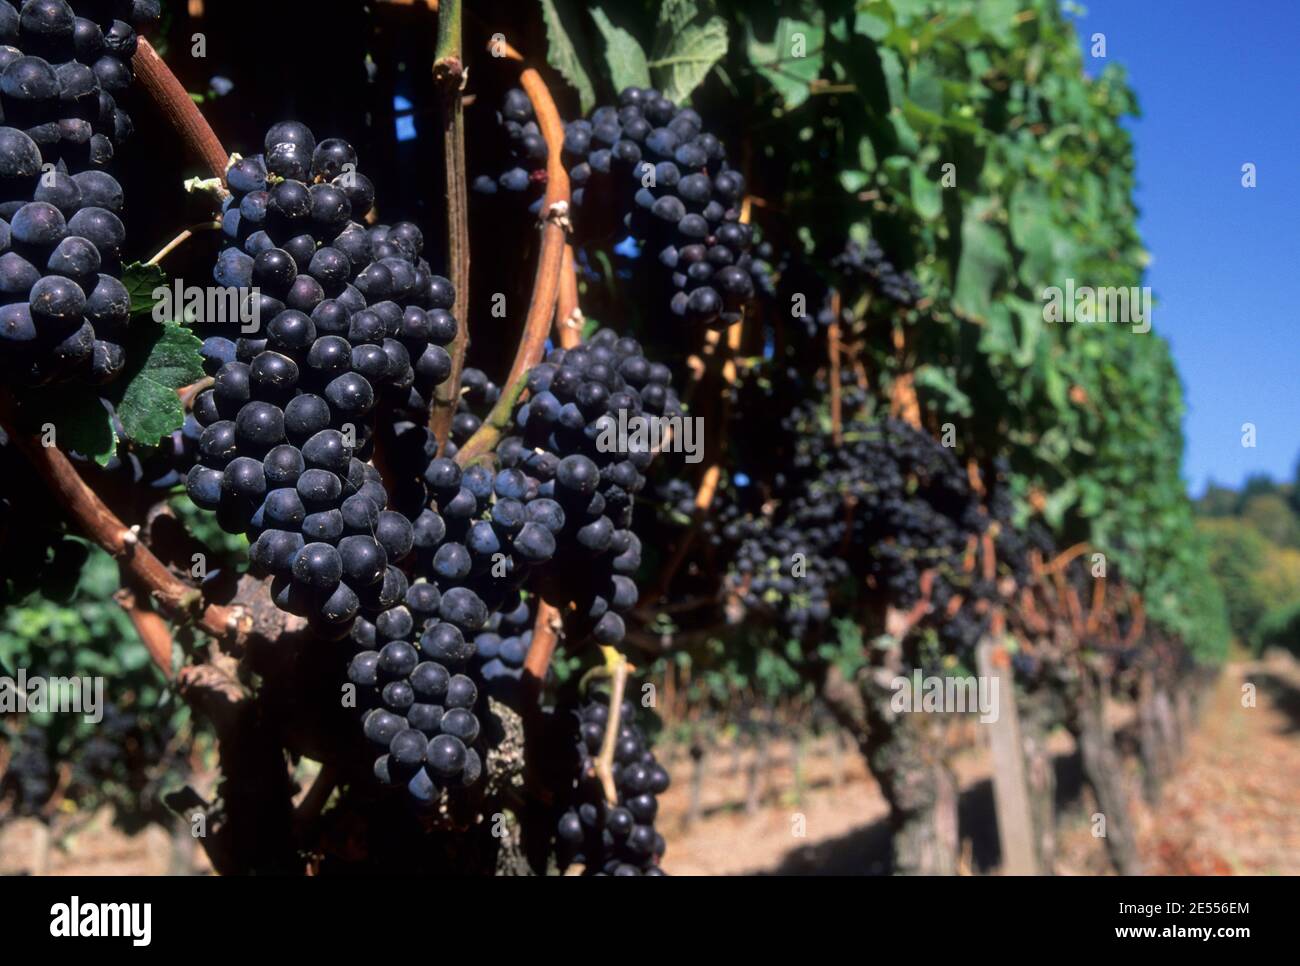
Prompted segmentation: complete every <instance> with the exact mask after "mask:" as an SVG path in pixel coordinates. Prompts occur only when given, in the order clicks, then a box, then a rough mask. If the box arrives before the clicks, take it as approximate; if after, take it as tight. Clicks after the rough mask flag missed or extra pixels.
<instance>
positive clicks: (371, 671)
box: [348, 330, 680, 803]
mask: <svg viewBox="0 0 1300 966" xmlns="http://www.w3.org/2000/svg"><path fill="white" fill-rule="evenodd" d="M465 385H466V387H467V388H466V392H465V393H464V395H463V396H462V400H461V408H460V410H459V411H458V413H457V416H456V418H455V420H454V421H453V427H452V439H453V442H452V443H450V444H449V450H448V451H449V452H455V447H456V442H455V441H456V440H459V441H461V442H463V441H464V439H465V438H467V437H468V435H470V434H472V433H473V432H474V431H475V430H476V429H477V428H478V427H479V425H480V417H479V416H478V415H477V414H476V412H475V411H476V410H478V411H482V409H483V408H484V407H488V406H490V405H491V404H492V403H494V402H495V401H496V400H497V398H498V397H499V390H498V389H497V387H496V386H495V385H493V384H492V383H491V381H490V380H488V379H487V377H486V376H484V375H483V374H482V373H480V372H477V371H476V370H466V379H465ZM527 388H528V396H527V398H526V400H525V401H523V402H521V403H519V404H517V405H516V407H515V408H514V410H513V412H512V414H511V417H512V433H511V435H508V436H505V437H504V438H502V439H501V441H500V442H499V443H498V445H497V448H496V457H497V462H498V466H497V467H496V468H495V469H489V468H488V465H486V464H485V463H484V462H475V463H472V464H471V465H469V466H468V467H465V468H463V469H462V468H461V467H460V466H459V465H458V464H457V463H456V461H455V460H454V459H452V458H451V457H449V456H448V455H446V454H445V453H444V455H442V456H437V455H436V443H435V441H434V439H433V437H432V435H431V434H430V433H429V432H428V431H427V429H425V428H424V426H423V425H422V424H421V425H415V424H410V425H407V426H405V427H404V428H402V429H400V430H399V431H398V436H399V437H400V438H401V439H402V440H403V444H402V446H401V447H397V448H394V449H390V450H388V451H387V452H388V453H389V454H390V456H392V455H393V454H394V453H398V452H400V453H401V455H400V456H399V457H397V458H396V459H395V460H394V466H395V467H397V471H398V475H399V476H402V477H403V478H408V477H409V474H410V472H411V465H412V463H413V461H420V460H422V461H423V467H424V468H423V471H422V473H421V474H420V485H419V486H418V487H410V488H406V487H405V485H404V484H403V487H404V489H407V493H406V495H405V496H403V498H401V499H400V500H396V501H395V505H396V506H399V507H400V508H401V509H402V512H403V513H404V514H406V517H404V519H406V518H408V517H409V519H410V521H411V523H410V525H411V532H412V546H413V554H412V558H411V561H412V562H411V567H412V571H413V572H414V573H418V574H420V575H422V576H423V577H424V578H425V579H424V580H423V581H421V582H418V583H416V584H413V585H411V587H410V589H409V591H408V593H407V596H406V599H405V601H404V604H402V605H401V606H394V607H393V608H391V609H390V610H387V611H385V612H384V613H381V614H379V615H378V616H377V617H375V618H374V619H373V621H372V620H370V619H368V615H367V617H363V618H360V619H358V620H357V622H356V624H355V626H354V627H353V631H352V635H353V640H354V641H355V642H356V644H357V646H358V647H359V648H361V653H359V654H358V655H357V657H356V658H355V659H354V661H353V663H352V665H351V667H350V668H349V672H348V673H349V678H350V680H352V681H353V683H355V684H357V685H359V686H363V687H366V688H371V689H375V688H377V689H378V691H377V692H376V693H377V695H378V698H377V700H378V701H379V703H380V705H381V706H380V707H376V708H375V709H373V710H371V711H370V712H369V714H368V716H367V718H366V719H365V723H364V727H365V729H366V734H367V736H368V737H369V738H370V739H371V741H372V742H374V743H375V744H376V745H377V746H379V747H377V751H378V752H379V753H380V757H379V760H378V763H377V764H376V773H377V774H378V775H379V776H380V778H381V780H383V781H385V782H386V783H389V784H395V783H400V782H405V783H406V786H407V790H408V791H409V792H410V794H411V796H412V797H413V798H414V799H415V800H416V801H417V802H419V803H427V802H428V801H431V800H432V796H434V795H436V794H437V790H438V789H439V788H442V787H446V785H447V781H448V776H447V775H446V774H443V773H440V772H438V771H437V769H435V768H433V767H432V766H431V765H430V763H429V762H428V761H426V762H425V766H426V767H424V769H423V771H422V772H419V773H417V772H409V769H410V768H411V766H412V759H413V758H414V757H417V756H416V751H417V750H418V749H417V746H418V744H419V742H418V740H417V739H415V738H413V737H411V736H409V735H408V736H406V737H403V738H401V739H400V742H399V741H398V739H397V734H398V733H399V732H402V733H405V732H407V731H410V730H414V731H418V732H420V733H421V734H423V735H424V736H425V738H426V740H427V741H429V742H432V741H434V740H436V739H438V738H439V736H440V735H443V734H448V735H449V737H451V738H455V739H456V740H457V741H459V742H460V743H461V744H462V745H464V746H465V747H466V749H467V750H468V751H474V749H473V748H471V747H470V746H471V745H472V744H473V741H474V739H475V738H476V737H477V736H478V731H479V729H478V726H477V719H475V720H474V724H473V727H470V723H469V721H468V720H466V719H465V715H462V714H457V715H455V716H453V718H452V719H451V724H452V725H453V726H454V730H451V731H448V729H447V727H446V724H447V722H446V721H444V720H443V719H442V718H440V717H439V715H440V713H441V712H443V711H446V710H447V709H448V707H449V706H448V705H447V703H446V702H445V701H443V700H441V697H440V696H439V695H438V694H436V693H434V692H429V691H428V689H427V686H425V685H422V684H421V683H420V682H419V681H417V680H416V678H415V677H413V676H412V675H414V674H416V673H417V669H419V668H423V667H424V666H425V665H426V664H427V663H430V662H431V663H432V664H434V665H436V666H437V668H438V669H440V671H445V672H447V674H448V675H450V676H456V675H460V676H461V677H463V679H464V680H465V681H466V682H467V683H468V685H472V686H473V687H474V693H475V694H476V695H477V694H480V693H483V692H484V691H486V690H487V688H486V685H487V684H488V683H489V682H497V685H498V686H500V687H501V688H504V689H507V690H508V688H509V681H510V680H511V679H513V680H518V678H519V676H520V672H521V668H522V665H523V661H524V658H525V657H526V655H527V649H528V646H529V644H530V643H531V626H532V610H531V607H530V605H529V602H528V600H527V599H526V598H525V596H524V594H523V592H522V589H523V587H524V585H525V583H526V582H527V581H528V579H529V578H530V576H531V575H533V574H536V573H539V572H541V571H543V570H544V569H546V568H552V569H554V571H555V572H557V573H559V574H562V575H563V577H564V580H565V588H566V591H567V592H568V593H569V594H570V595H571V596H572V597H573V599H574V601H575V603H576V606H577V611H576V614H575V616H574V619H573V620H572V621H571V626H570V636H571V639H573V640H575V641H580V640H582V639H583V638H585V637H587V636H590V637H592V638H594V640H595V641H597V642H598V643H600V644H603V645H616V644H618V643H619V642H621V641H622V640H623V637H624V634H625V632H626V628H625V625H624V622H623V617H622V615H623V614H625V613H626V612H627V611H628V610H630V609H631V608H632V607H633V606H634V605H635V603H636V600H637V595H638V594H637V587H636V584H635V582H634V581H633V580H632V576H631V575H632V574H633V573H635V572H636V570H637V568H638V567H639V566H640V562H641V545H640V541H639V540H638V539H637V537H636V535H635V534H634V533H633V532H632V530H631V529H630V527H631V523H632V512H633V500H634V499H635V496H636V494H637V493H638V492H639V491H640V490H641V489H642V487H643V486H644V485H645V476H644V475H643V474H644V471H645V469H646V468H647V467H648V466H649V465H650V462H651V460H652V458H653V456H654V453H653V451H652V449H651V440H650V438H649V437H648V436H644V435H643V437H642V438H641V439H637V438H635V437H632V436H629V437H628V438H627V439H620V438H619V437H618V434H617V430H618V428H619V425H620V424H619V419H620V416H621V417H622V418H623V420H624V423H623V425H624V427H625V428H630V427H631V426H632V425H634V423H629V422H628V420H629V418H635V417H641V416H665V415H667V416H671V415H675V414H679V413H680V405H679V403H678V401H677V397H676V394H675V393H674V392H673V390H672V388H671V376H670V373H669V371H668V369H667V367H665V366H661V365H655V364H652V363H650V362H649V361H647V360H646V358H645V357H644V355H643V354H642V353H641V348H640V346H639V345H638V344H637V343H636V342H635V341H634V340H631V339H620V338H619V337H618V336H617V335H616V334H615V333H614V332H612V331H611V330H601V331H600V332H597V333H596V334H595V335H593V336H592V338H591V339H590V340H589V341H588V342H587V343H585V344H583V345H580V346H578V347H577V348H574V349H571V350H567V351H566V350H562V349H557V350H555V351H553V352H552V353H551V354H550V355H548V356H547V358H546V360H545V361H544V362H542V363H540V364H538V365H537V366H535V367H534V368H533V369H532V371H531V372H530V373H529V377H528V384H527ZM417 598H418V599H417ZM394 642H395V643H394ZM393 651H395V652H398V655H399V657H400V660H398V659H393V660H386V659H385V658H384V655H385V653H390V652H393ZM440 671H439V672H437V673H439V674H440ZM418 673H420V674H430V673H435V672H431V671H429V670H427V669H425V670H423V671H419V672H418ZM439 680H441V676H440V677H439ZM422 687H425V691H423V692H422V691H421V688H422ZM503 693H504V692H503ZM421 694H425V695H426V698H427V700H420V699H419V696H420V695H421ZM431 702H432V705H431V707H432V708H433V709H434V710H430V709H426V708H425V707H424V706H425V705H430V704H431ZM412 709H416V712H417V713H416V718H417V719H418V721H419V722H420V723H419V724H416V723H415V722H414V721H413V720H412V716H411V710H412ZM458 710H463V711H465V712H466V713H468V714H473V713H474V712H473V710H472V709H471V707H470V706H468V705H467V706H465V707H464V708H459V709H458ZM404 722H405V723H404ZM394 742H398V745H400V746H401V748H400V750H401V757H395V756H396V755H397V754H398V751H399V747H398V745H395V744H394ZM445 744H447V742H442V743H440V745H439V747H441V746H442V745H445ZM425 754H426V755H427V754H430V752H429V751H428V750H427V749H426V751H425ZM394 762H397V763H399V764H400V766H401V767H400V768H399V769H398V771H396V772H394V771H393V767H394ZM477 762H481V756H478V755H477V752H476V754H475V757H473V758H472V759H471V764H470V765H469V766H467V769H468V770H467V772H466V774H467V775H469V776H470V778H466V779H463V781H462V783H463V784H472V780H473V778H475V777H477V774H478V773H479V772H480V771H481V766H480V765H479V764H476V763H477ZM415 764H418V762H416V763H415ZM421 776H423V777H421ZM457 780H461V779H457Z"/></svg>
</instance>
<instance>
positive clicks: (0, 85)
mask: <svg viewBox="0 0 1300 966" xmlns="http://www.w3.org/2000/svg"><path fill="white" fill-rule="evenodd" d="M157 16H158V4H157V3H156V2H149V0H137V2H135V3H129V2H124V3H111V2H99V3H95V2H88V3H80V2H78V3H68V2H66V0H27V2H26V3H22V4H12V3H4V2H0V45H3V46H0V124H2V125H4V126H3V127H0V350H3V351H2V352H0V367H3V370H4V372H5V373H6V374H7V375H8V376H10V377H12V378H14V379H16V380H18V381H19V382H21V383H23V384H29V385H39V384H44V383H49V382H61V381H65V380H68V379H74V378H75V379H82V380H86V381H89V382H92V383H95V384H102V383H106V382H110V381H112V380H113V379H115V378H117V376H119V375H120V374H121V372H122V370H123V369H124V367H125V365H126V353H125V350H124V349H123V347H122V340H123V336H124V333H125V329H126V325H127V322H128V320H129V317H130V299H129V296H128V294H127V291H126V288H125V286H123V285H122V283H121V282H120V281H119V279H118V276H119V275H120V274H121V256H122V247H123V245H124V243H125V240H126V229H125V227H124V226H123V224H122V220H121V215H122V212H123V207H124V203H123V195H122V187H121V185H120V184H118V182H117V180H116V179H115V178H113V176H112V175H111V174H109V173H108V172H107V171H106V170H105V168H106V166H107V165H108V164H109V162H110V160H111V159H112V157H113V152H114V147H115V145H120V144H121V143H122V142H123V141H124V140H125V139H126V138H127V136H128V135H129V134H130V132H131V121H130V118H129V117H127V115H126V114H125V113H124V112H123V111H122V110H121V109H120V108H119V107H118V106H117V102H116V100H115V99H114V95H119V96H120V95H121V94H122V92H123V91H125V90H126V89H127V88H128V87H129V86H130V84H131V82H132V79H133V75H132V72H131V67H130V58H131V55H132V54H133V53H134V52H135V47H136V43H137V37H136V33H135V28H134V27H133V26H132V23H143V22H146V21H150V20H152V19H154V18H156V17H157Z"/></svg>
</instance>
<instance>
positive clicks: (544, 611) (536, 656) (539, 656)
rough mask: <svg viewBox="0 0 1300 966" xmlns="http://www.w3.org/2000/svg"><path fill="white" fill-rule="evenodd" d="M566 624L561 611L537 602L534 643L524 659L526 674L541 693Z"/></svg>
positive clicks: (546, 603) (550, 604)
mask: <svg viewBox="0 0 1300 966" xmlns="http://www.w3.org/2000/svg"><path fill="white" fill-rule="evenodd" d="M563 630H564V622H563V620H562V619H561V618H560V611H559V608H557V607H556V606H555V605H554V604H552V603H550V602H549V601H545V600H539V601H538V602H537V617H536V619H535V620H534V621H533V641H532V643H531V644H530V645H529V647H528V657H527V658H525V659H524V674H525V676H526V677H527V679H528V680H529V682H530V685H531V687H532V688H533V689H534V690H535V691H536V692H537V693H538V694H540V693H541V690H542V682H543V681H545V680H546V669H547V668H549V667H550V666H551V658H552V657H553V656H554V655H555V646H556V645H557V644H558V643H559V642H560V633H561V632H562V631H563Z"/></svg>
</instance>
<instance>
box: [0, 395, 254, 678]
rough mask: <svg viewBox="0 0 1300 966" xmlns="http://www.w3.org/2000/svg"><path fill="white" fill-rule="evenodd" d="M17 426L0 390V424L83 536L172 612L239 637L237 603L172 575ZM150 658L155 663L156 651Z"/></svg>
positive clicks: (241, 623)
mask: <svg viewBox="0 0 1300 966" xmlns="http://www.w3.org/2000/svg"><path fill="white" fill-rule="evenodd" d="M18 426H19V422H18V419H17V407H16V404H15V403H14V401H13V398H12V397H11V396H10V395H9V394H8V393H7V392H0V427H3V428H4V430H5V432H6V433H8V435H9V438H10V439H11V440H13V442H14V445H16V446H17V447H18V449H19V450H20V451H22V453H23V454H24V455H25V456H26V457H27V459H28V461H29V462H30V463H31V464H32V466H33V467H34V468H35V469H36V471H37V473H39V474H40V476H41V478H42V479H43V480H45V482H46V484H47V485H48V486H49V487H50V489H51V491H52V492H53V493H54V495H55V496H56V497H57V498H58V500H59V502H60V503H61V504H62V505H63V506H64V507H65V508H66V509H67V510H68V512H69V513H70V514H71V515H72V518H73V519H74V520H75V521H76V522H77V525H78V526H80V527H81V529H82V531H83V532H84V533H85V534H86V536H88V537H89V538H90V539H91V540H93V541H94V542H95V543H96V544H98V545H99V546H100V547H101V548H102V549H104V550H105V551H106V552H107V553H108V554H109V555H110V556H112V557H113V558H114V559H116V560H117V561H118V562H119V564H120V565H121V566H122V567H123V568H124V569H125V570H126V571H128V572H129V573H130V575H131V577H132V578H134V579H135V580H136V581H137V582H138V583H139V585H140V586H141V587H143V588H146V589H147V590H148V592H149V596H150V598H151V599H152V600H153V601H154V602H155V603H156V604H158V606H160V607H161V608H162V609H163V610H164V611H165V612H167V613H168V614H169V615H171V616H172V617H173V618H176V619H185V620H195V621H197V623H198V624H199V626H201V627H202V628H203V629H204V630H205V631H207V632H208V633H209V634H211V635H213V636H214V637H217V638H220V639H223V640H230V639H234V640H236V641H242V639H243V638H244V636H245V635H246V634H247V633H248V630H249V627H248V624H247V622H246V620H245V619H244V615H243V612H242V610H241V609H240V608H238V607H222V606H219V605H217V604H205V603H204V602H203V595H202V594H201V593H200V592H199V591H198V590H196V589H195V588H193V587H190V586H189V585H188V584H185V583H183V582H182V581H180V580H179V579H178V578H177V577H176V576H175V575H173V574H172V572H171V571H170V570H168V569H167V567H166V566H165V565H164V564H163V562H162V561H161V560H159V559H158V558H157V557H156V556H154V554H153V552H152V551H151V550H150V549H149V548H148V547H146V546H145V545H144V544H142V543H141V542H140V539H139V537H138V536H137V535H136V532H135V530H133V529H132V528H131V527H128V526H127V525H126V524H125V523H123V522H122V521H121V520H119V519H118V518H117V516H116V515H115V514H114V513H113V511H112V510H110V509H109V508H108V507H107V506H106V505H105V504H104V501H103V500H101V499H100V498H99V497H98V496H96V495H95V493H94V491H93V490H91V489H90V487H89V486H87V485H86V482H85V481H84V480H83V479H82V478H81V477H80V476H78V475H77V471H76V469H74V468H73V466H72V463H71V462H70V461H69V460H68V458H67V457H66V456H65V455H64V454H63V453H62V452H61V451H60V450H59V449H58V448H57V447H55V446H43V445H41V443H40V441H39V440H37V439H36V438H34V437H32V436H30V435H28V434H27V433H23V432H20V431H19V430H18ZM151 656H153V655H152V654H151ZM154 660H155V663H158V659H157V657H155V658H154ZM159 667H160V669H161V670H162V672H163V673H164V674H166V675H167V676H169V677H170V676H171V664H170V661H169V662H167V663H166V664H159Z"/></svg>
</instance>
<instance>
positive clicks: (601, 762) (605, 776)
mask: <svg viewBox="0 0 1300 966" xmlns="http://www.w3.org/2000/svg"><path fill="white" fill-rule="evenodd" d="M600 651H601V653H602V654H603V655H604V657H605V666H604V667H603V668H598V669H597V670H598V671H599V672H600V673H601V675H602V676H608V677H609V679H610V688H609V716H608V717H607V718H606V719H605V737H604V738H603V739H602V740H601V743H600V754H599V755H597V756H596V760H595V761H594V762H593V763H592V767H593V769H594V770H595V772H596V777H597V778H598V779H600V785H601V788H603V789H604V791H605V801H607V802H608V803H609V805H610V807H611V808H613V807H614V806H616V805H618V788H617V787H616V786H615V785H614V751H615V749H616V748H617V746H618V732H619V728H620V725H621V722H620V721H619V719H620V718H621V717H622V712H623V693H624V692H625V691H626V690H627V672H628V671H629V670H630V669H631V665H630V664H628V661H627V658H625V657H624V656H623V655H622V654H620V653H619V652H618V651H617V650H615V649H614V648H612V647H606V646H602V647H601V649H600Z"/></svg>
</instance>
